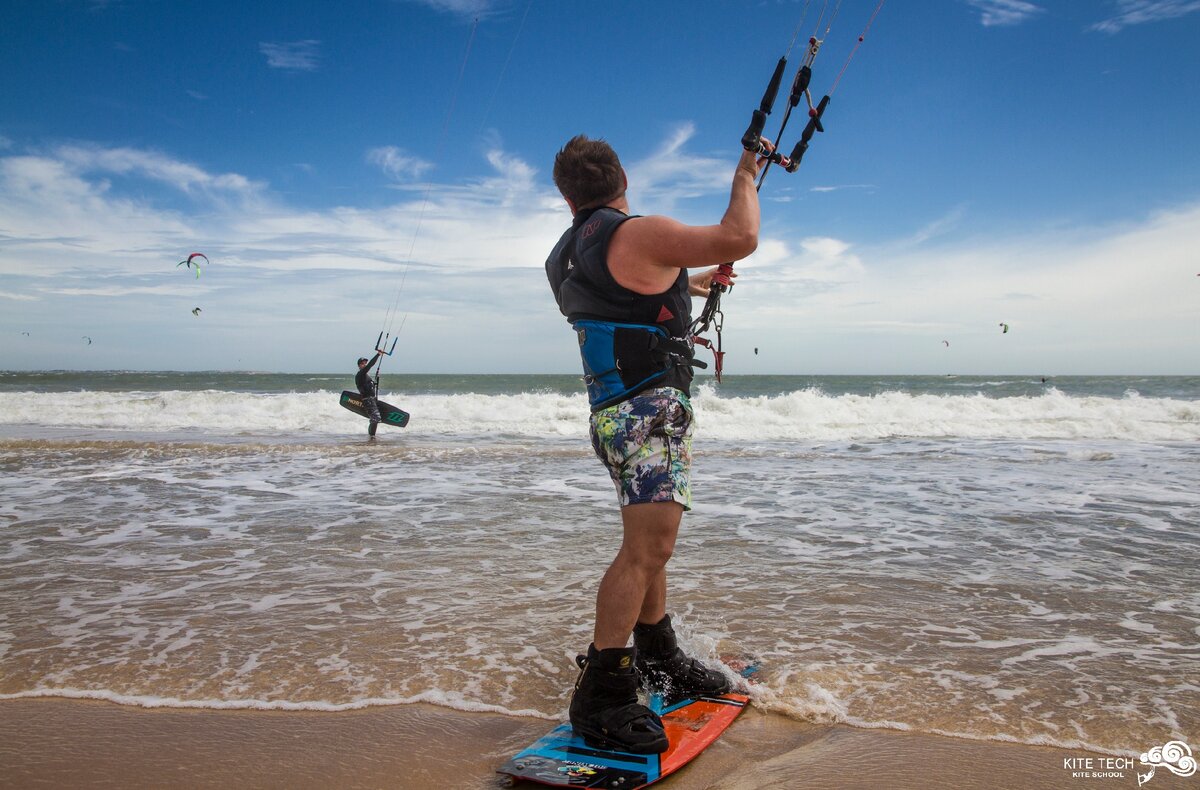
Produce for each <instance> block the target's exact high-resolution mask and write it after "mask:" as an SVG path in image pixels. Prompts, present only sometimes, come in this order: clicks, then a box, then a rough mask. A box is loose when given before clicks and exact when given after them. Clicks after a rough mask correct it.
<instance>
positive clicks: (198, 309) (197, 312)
mask: <svg viewBox="0 0 1200 790" xmlns="http://www.w3.org/2000/svg"><path fill="white" fill-rule="evenodd" d="M192 315H197V316H198V315H200V308H199V307H193V308H192Z"/></svg>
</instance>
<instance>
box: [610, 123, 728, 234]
mask: <svg viewBox="0 0 1200 790" xmlns="http://www.w3.org/2000/svg"><path fill="white" fill-rule="evenodd" d="M695 134H696V128H695V125H694V124H692V123H690V122H689V123H682V124H679V125H678V126H677V127H675V129H674V130H673V131H672V132H671V133H670V134H669V135H668V136H667V138H666V139H665V140H664V141H663V143H662V145H661V146H660V147H659V148H658V150H656V151H654V152H652V153H651V154H650V155H649V156H648V157H646V158H645V159H643V160H641V161H639V162H634V163H632V164H630V163H625V170H626V172H627V173H628V174H629V192H630V195H631V198H630V202H631V203H634V202H636V203H637V205H639V206H644V207H646V208H647V209H648V210H649V211H651V212H654V213H664V214H668V213H672V211H673V210H674V207H675V205H676V204H677V203H678V202H679V201H680V200H681V199H686V198H697V197H702V196H706V195H711V194H713V193H715V192H727V191H728V190H729V184H730V182H731V181H732V180H733V168H734V167H735V166H736V164H737V162H736V161H735V160H734V159H731V158H728V157H726V158H717V157H712V156H705V155H703V154H697V153H695V152H692V151H689V150H687V143H688V142H689V141H690V140H691V139H692V137H694V136H695ZM617 153H618V154H620V152H619V151H618V152H617Z"/></svg>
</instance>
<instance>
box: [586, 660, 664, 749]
mask: <svg viewBox="0 0 1200 790" xmlns="http://www.w3.org/2000/svg"><path fill="white" fill-rule="evenodd" d="M635 653H636V650H635V648H632V647H610V648H605V649H604V650H597V649H596V646H595V645H589V646H588V653H587V655H586V656H578V657H577V658H576V659H575V661H576V662H577V663H578V664H579V669H580V670H581V671H580V673H579V680H578V681H576V683H575V694H574V696H572V697H571V729H573V730H575V734H576V735H580V736H582V737H583V739H584V741H586V742H587V744H588V746H593V747H600V748H604V749H615V750H617V751H622V752H633V753H634V754H659V753H661V752H664V751H666V750H667V734H666V733H665V732H664V731H663V726H662V720H661V719H659V718H658V715H657V714H655V713H654V712H653V711H651V710H650V709H649V708H647V707H646V706H645V705H642V704H640V703H639V702H638V697H637V691H638V675H637V669H636V668H635V665H634V664H635V659H634V655H635Z"/></svg>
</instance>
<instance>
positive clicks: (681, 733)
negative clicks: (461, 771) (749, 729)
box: [497, 661, 758, 790]
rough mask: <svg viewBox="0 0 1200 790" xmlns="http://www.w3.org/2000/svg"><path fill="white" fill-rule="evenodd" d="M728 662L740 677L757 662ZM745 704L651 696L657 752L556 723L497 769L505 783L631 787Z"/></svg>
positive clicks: (715, 731)
mask: <svg viewBox="0 0 1200 790" xmlns="http://www.w3.org/2000/svg"><path fill="white" fill-rule="evenodd" d="M728 663H729V664H730V665H731V667H732V668H733V669H735V670H736V671H738V672H740V673H741V674H742V676H743V677H746V678H751V676H752V675H754V674H755V673H756V672H757V671H758V662H757V661H746V662H744V663H742V664H741V665H740V666H739V665H736V664H734V662H732V661H730V662H728ZM751 680H752V678H751ZM749 703H750V698H749V697H748V696H746V695H745V694H720V695H716V696H711V697H695V698H690V699H684V700H679V701H677V702H674V703H673V704H671V705H664V702H663V699H662V697H661V696H660V695H658V694H652V695H650V703H649V707H650V709H651V710H653V711H654V712H655V713H657V714H658V715H659V716H661V717H662V723H663V728H664V729H665V730H666V732H667V741H668V742H669V743H670V746H668V747H667V750H666V751H665V752H663V753H662V754H630V753H628V752H618V751H612V750H609V749H600V748H595V747H592V746H588V745H587V744H586V743H585V742H584V740H583V738H581V737H577V736H576V735H575V734H574V732H573V731H572V730H571V725H570V724H562V725H559V726H558V727H556V728H554V730H552V731H551V732H550V733H549V734H548V735H545V736H544V737H542V738H539V739H538V740H537V741H536V742H535V743H534V744H533V745H532V746H530V747H529V748H527V749H525V750H523V751H521V752H519V753H518V754H517V755H516V756H515V757H513V758H512V759H510V760H509V761H508V762H506V763H505V764H504V765H502V766H500V769H499V770H498V771H497V773H498V774H499V776H500V781H501V783H502V784H503V785H505V786H507V787H514V786H515V785H516V784H517V782H518V781H525V782H535V783H537V784H541V785H549V786H550V787H607V788H621V790H636V788H639V787H646V786H648V785H652V784H654V783H655V782H657V781H658V780H659V779H662V778H664V777H666V776H669V775H670V774H672V773H674V772H675V771H677V770H679V769H680V768H682V767H683V766H685V765H687V764H688V763H690V762H691V761H692V760H693V759H694V758H695V757H696V756H697V755H698V754H700V752H702V751H704V750H705V748H707V747H708V746H709V745H710V744H712V742H713V741H715V740H716V739H717V738H718V737H719V736H720V735H721V733H723V732H724V731H725V729H726V728H727V727H729V725H730V724H732V723H733V720H734V719H736V718H737V716H738V714H739V713H741V712H742V709H743V708H745V707H746V705H748V704H749Z"/></svg>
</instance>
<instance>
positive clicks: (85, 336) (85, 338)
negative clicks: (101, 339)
mask: <svg viewBox="0 0 1200 790" xmlns="http://www.w3.org/2000/svg"><path fill="white" fill-rule="evenodd" d="M79 339H80V340H86V341H87V342H88V345H89V346H90V345H91V344H92V339H91V338H90V337H88V336H87V335H83V336H82V337H80V338H79Z"/></svg>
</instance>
